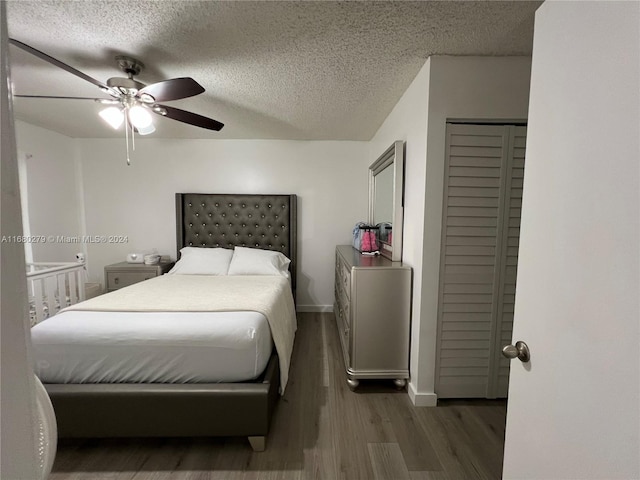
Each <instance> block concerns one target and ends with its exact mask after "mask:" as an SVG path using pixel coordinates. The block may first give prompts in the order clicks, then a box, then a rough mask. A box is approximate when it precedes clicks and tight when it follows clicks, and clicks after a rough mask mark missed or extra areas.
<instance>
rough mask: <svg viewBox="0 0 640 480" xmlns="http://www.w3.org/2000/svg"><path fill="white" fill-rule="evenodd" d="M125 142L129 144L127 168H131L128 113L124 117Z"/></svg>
mask: <svg viewBox="0 0 640 480" xmlns="http://www.w3.org/2000/svg"><path fill="white" fill-rule="evenodd" d="M124 140H125V142H126V143H127V166H129V167H130V166H131V160H130V159H129V118H128V117H127V115H126V113H125V116H124Z"/></svg>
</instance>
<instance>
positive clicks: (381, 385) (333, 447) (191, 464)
mask: <svg viewBox="0 0 640 480" xmlns="http://www.w3.org/2000/svg"><path fill="white" fill-rule="evenodd" d="M298 320H299V321H298V324H299V328H298V332H297V333H296V342H295V346H294V352H293V358H292V362H291V372H290V380H289V382H290V383H289V385H288V386H287V391H286V392H285V395H284V396H283V397H281V398H280V399H279V401H278V404H277V406H276V410H275V414H274V417H273V419H272V425H271V431H270V432H269V436H268V437H267V445H266V447H267V448H266V451H264V452H260V453H256V452H253V451H252V450H251V447H250V446H249V442H248V441H247V439H246V438H244V437H237V438H233V437H231V438H184V439H180V438H171V439H102V440H96V439H90V440H71V441H69V440H65V441H62V442H60V445H59V448H58V454H57V456H56V461H55V464H54V468H53V473H52V475H51V477H50V479H51V480H107V479H108V480H167V479H168V480H336V479H345V480H358V479H363V480H370V479H373V478H376V479H380V480H396V479H397V478H402V479H410V480H460V479H474V480H475V479H499V478H500V476H501V469H502V449H503V442H504V423H505V414H506V403H505V402H504V401H485V400H473V401H469V400H447V401H442V402H439V406H438V407H436V408H433V407H421V408H417V407H414V406H413V405H412V404H411V402H410V400H409V398H408V396H407V394H406V392H398V391H397V390H396V389H395V388H394V386H393V382H389V381H380V382H375V381H363V382H361V384H360V387H358V390H357V391H356V392H352V391H350V390H349V388H348V387H347V384H346V374H345V367H344V361H343V358H342V351H341V350H340V348H341V347H340V344H339V337H338V332H337V329H336V326H335V318H334V316H333V314H326V313H304V314H299V315H298Z"/></svg>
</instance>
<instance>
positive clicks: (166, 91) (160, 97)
mask: <svg viewBox="0 0 640 480" xmlns="http://www.w3.org/2000/svg"><path fill="white" fill-rule="evenodd" d="M202 92H204V88H203V87H202V85H200V84H199V83H198V82H196V81H195V80H194V79H193V78H190V77H182V78H172V79H171V80H164V81H163V82H158V83H152V84H151V85H147V86H146V87H144V88H143V89H142V90H140V91H139V92H138V94H139V95H140V94H145V93H146V94H148V95H151V96H152V97H153V98H154V99H155V101H156V102H169V101H171V100H179V99H181V98H187V97H193V96H194V95H199V94H201V93H202Z"/></svg>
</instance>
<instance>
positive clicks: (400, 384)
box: [393, 378, 407, 390]
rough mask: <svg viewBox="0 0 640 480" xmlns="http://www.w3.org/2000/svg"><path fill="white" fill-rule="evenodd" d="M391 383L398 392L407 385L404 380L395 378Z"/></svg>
mask: <svg viewBox="0 0 640 480" xmlns="http://www.w3.org/2000/svg"><path fill="white" fill-rule="evenodd" d="M393 383H394V384H395V386H396V388H397V389H398V390H402V389H403V388H404V387H405V386H406V385H407V380H406V379H404V378H396V379H395V380H394V381H393Z"/></svg>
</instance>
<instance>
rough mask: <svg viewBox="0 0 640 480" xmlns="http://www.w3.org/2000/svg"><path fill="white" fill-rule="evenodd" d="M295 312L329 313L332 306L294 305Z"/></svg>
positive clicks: (331, 310)
mask: <svg viewBox="0 0 640 480" xmlns="http://www.w3.org/2000/svg"><path fill="white" fill-rule="evenodd" d="M296 311H297V312H302V313H331V312H333V305H296Z"/></svg>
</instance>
